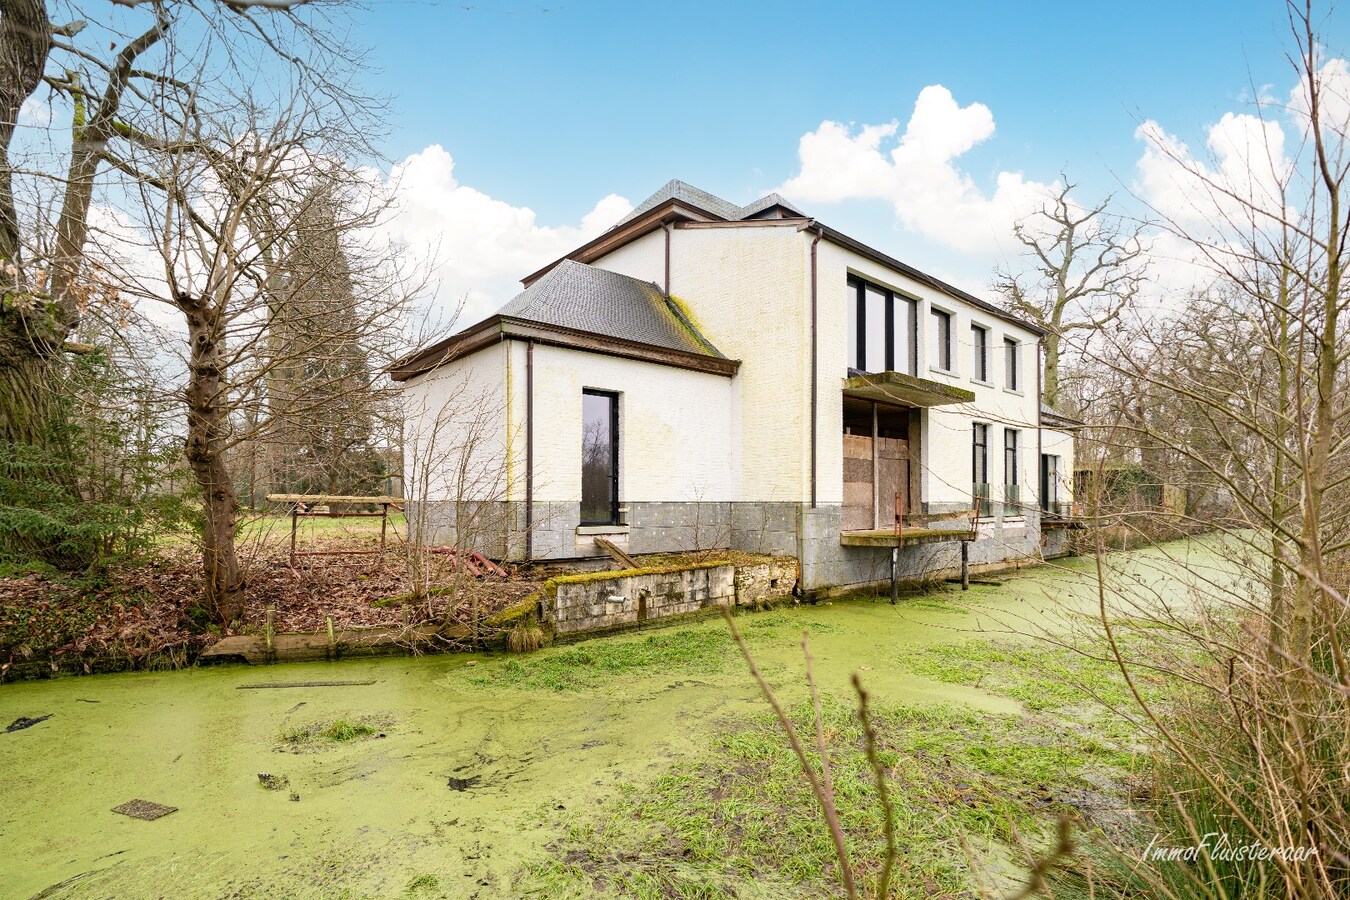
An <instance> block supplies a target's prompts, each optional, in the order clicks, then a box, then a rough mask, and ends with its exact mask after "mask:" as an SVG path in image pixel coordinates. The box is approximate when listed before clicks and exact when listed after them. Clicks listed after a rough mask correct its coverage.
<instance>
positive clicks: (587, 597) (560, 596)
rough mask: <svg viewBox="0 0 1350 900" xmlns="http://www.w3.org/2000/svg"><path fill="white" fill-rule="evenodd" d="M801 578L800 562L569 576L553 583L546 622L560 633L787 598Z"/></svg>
mask: <svg viewBox="0 0 1350 900" xmlns="http://www.w3.org/2000/svg"><path fill="white" fill-rule="evenodd" d="M796 582H797V561H796V560H795V559H788V558H780V559H774V560H771V561H767V562H759V563H749V564H739V565H738V564H731V563H722V564H708V565H694V566H683V567H680V568H673V567H672V568H669V569H665V568H656V569H650V570H648V569H633V570H629V571H627V572H612V573H611V572H594V573H589V574H585V575H565V576H562V577H560V578H556V579H554V580H553V581H552V582H550V585H549V589H548V591H547V592H546V594H545V596H544V599H543V602H542V603H541V607H542V613H543V618H544V621H545V622H547V623H548V624H549V625H551V626H552V627H553V629H554V631H555V632H556V633H557V634H559V635H579V634H581V633H584V632H593V631H607V630H611V629H618V628H623V627H627V626H632V625H636V624H639V623H641V622H645V621H649V620H652V619H662V618H666V617H669V616H677V615H686V614H689V613H696V612H699V611H700V610H704V609H710V608H714V607H716V606H726V605H730V604H735V605H738V606H752V605H757V604H764V603H771V602H775V601H778V600H783V599H786V598H788V597H790V596H791V595H792V588H793V585H795V584H796Z"/></svg>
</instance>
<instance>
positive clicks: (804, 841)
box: [518, 617, 1147, 897]
mask: <svg viewBox="0 0 1350 900" xmlns="http://www.w3.org/2000/svg"><path fill="white" fill-rule="evenodd" d="M764 618H766V619H767V618H769V617H764ZM751 621H752V622H753V621H756V620H751ZM905 663H906V665H907V666H910V667H912V668H913V669H914V670H915V671H923V672H926V673H928V674H930V675H932V676H936V677H940V678H942V679H943V680H948V681H952V682H955V683H963V684H979V685H980V686H981V687H983V688H984V689H986V690H991V691H994V692H997V693H1004V694H1007V695H1008V696H1018V697H1026V698H1028V700H1030V701H1032V702H1029V703H1028V704H1027V710H1026V711H1025V712H1024V713H1022V714H1017V715H1000V714H994V713H987V712H980V711H976V710H973V709H969V708H962V707H954V706H948V705H892V706H887V707H883V708H873V709H872V710H871V720H872V724H873V727H874V729H875V733H876V736H877V747H876V751H877V754H878V756H879V759H880V762H881V764H882V766H883V768H884V770H885V771H886V774H887V779H888V781H889V782H890V784H891V790H890V791H889V793H890V797H891V801H892V803H893V806H894V811H895V812H894V815H895V828H896V831H897V833H898V834H900V835H903V841H902V849H901V851H900V855H899V858H898V860H897V861H896V871H895V873H894V876H893V879H892V882H891V884H892V888H893V890H894V892H895V893H894V894H893V896H897V897H931V896H952V897H955V896H966V895H968V892H970V891H972V890H975V889H977V888H978V887H981V886H984V887H994V886H997V887H1002V888H1007V887H1008V886H1009V885H1012V884H1014V883H1016V882H1017V881H1018V880H1019V878H1020V877H1021V876H1020V873H1021V870H1022V869H1023V868H1024V867H1025V866H1026V865H1027V864H1028V860H1030V859H1031V858H1032V857H1034V856H1035V855H1036V854H1037V853H1039V852H1042V851H1043V850H1044V848H1045V847H1046V846H1047V844H1049V843H1050V842H1051V835H1052V834H1053V831H1054V829H1055V826H1056V822H1057V820H1058V817H1059V816H1060V815H1061V814H1066V813H1067V814H1070V815H1072V816H1074V817H1075V819H1076V820H1077V821H1078V822H1080V823H1081V826H1082V827H1084V828H1089V829H1097V830H1099V831H1101V832H1103V833H1109V834H1111V835H1113V836H1114V837H1116V838H1117V839H1119V838H1120V837H1121V836H1122V835H1125V834H1129V835H1132V836H1133V835H1135V834H1137V833H1138V828H1139V823H1137V822H1136V821H1135V820H1134V819H1133V818H1132V817H1131V816H1130V815H1129V814H1128V813H1126V812H1124V811H1123V807H1124V806H1125V805H1126V795H1127V790H1128V786H1129V785H1130V784H1131V783H1132V781H1133V780H1134V779H1137V778H1138V777H1139V776H1140V774H1141V772H1143V771H1144V769H1145V767H1146V766H1147V761H1146V758H1144V757H1142V756H1140V755H1138V754H1137V753H1136V749H1137V748H1136V747H1135V746H1134V745H1133V742H1132V741H1131V740H1130V739H1129V737H1128V735H1129V732H1127V731H1124V730H1122V729H1119V728H1115V727H1112V726H1110V725H1109V724H1107V723H1106V722H1105V721H1104V720H1103V719H1102V718H1100V717H1097V716H1093V715H1090V714H1086V713H1085V707H1086V706H1087V705H1090V704H1091V702H1092V698H1091V694H1092V693H1098V694H1100V695H1102V696H1105V697H1112V698H1119V697H1120V696H1121V692H1122V691H1123V683H1122V679H1121V678H1120V677H1119V670H1118V669H1116V668H1115V666H1114V663H1112V662H1111V661H1109V660H1106V659H1102V658H1097V659H1092V658H1090V657H1085V656H1081V655H1078V654H1074V653H1072V652H1070V651H1063V650H1057V649H1053V648H1047V647H1045V646H1012V645H1002V644H994V643H990V642H986V641H970V642H967V643H963V644H959V645H955V646H942V647H936V648H932V649H930V650H926V651H924V652H923V653H921V654H918V655H917V656H916V657H913V658H908V659H906V660H905ZM1075 684H1083V685H1085V686H1087V687H1088V688H1089V689H1090V692H1084V691H1083V690H1082V689H1079V688H1075ZM791 718H792V721H793V722H794V724H795V726H796V728H797V729H798V731H799V732H801V733H803V734H807V733H810V732H811V731H812V729H813V728H814V724H813V712H812V709H811V705H810V704H809V703H807V702H803V703H799V704H798V705H796V706H795V707H793V708H792V709H791ZM822 722H823V733H824V734H825V736H826V741H827V749H828V752H829V755H830V759H831V766H830V770H831V774H832V778H833V790H834V793H835V795H836V797H837V804H838V810H839V817H840V822H841V825H842V826H843V830H844V832H845V835H846V837H847V844H848V850H849V854H850V857H851V859H852V860H853V868H854V874H855V876H856V877H857V878H858V880H859V882H860V885H861V887H862V890H863V893H865V894H867V895H868V896H871V893H870V891H871V890H872V889H874V888H875V881H876V878H877V876H878V873H879V871H880V869H881V865H882V862H883V859H884V855H885V846H886V845H885V837H884V815H883V812H882V807H881V804H880V803H879V799H878V796H877V788H876V786H875V784H874V781H873V771H872V768H871V766H870V764H869V761H868V759H867V757H866V747H865V744H864V741H863V731H862V728H861V725H860V723H859V720H858V718H857V715H856V712H855V710H854V709H853V708H852V707H851V706H849V705H846V704H845V703H843V702H842V701H840V700H838V699H831V698H829V697H826V698H824V699H823V701H822ZM810 759H811V763H812V765H813V766H815V767H816V768H818V769H819V768H820V754H819V753H818V752H816V751H815V750H814V748H812V752H811V754H810ZM556 824H557V826H558V827H560V828H562V829H564V834H563V836H562V837H561V838H560V839H559V840H557V841H556V842H555V843H554V845H553V846H552V847H551V848H550V856H549V859H548V860H547V861H546V862H545V863H542V864H540V865H538V866H536V867H534V868H533V869H532V870H531V871H530V872H528V873H527V875H526V876H524V877H523V878H522V880H521V882H520V883H519V885H518V887H519V888H520V889H521V890H522V891H525V892H531V893H533V894H534V895H537V896H576V897H580V896H590V895H593V894H602V895H605V896H636V897H670V896H679V897H689V896H697V897H739V896H746V893H747V892H746V890H745V885H746V884H747V883H749V882H750V881H753V882H754V883H755V885H756V886H757V891H758V892H759V893H758V894H757V895H781V896H817V895H819V894H821V893H831V890H832V886H833V885H834V884H835V882H836V881H837V878H838V871H837V862H836V857H835V852H834V848H833V846H832V843H831V840H830V837H829V832H828V830H827V829H826V828H825V826H824V822H823V821H822V818H821V811H820V807H819V805H818V803H817V800H816V797H815V796H814V795H813V794H812V791H811V788H810V786H809V785H808V783H807V781H806V780H805V779H804V778H803V777H802V770H801V765H800V763H799V761H798V759H797V757H796V755H795V754H794V752H793V751H792V749H791V748H790V747H789V746H788V745H787V742H786V741H785V740H784V737H783V733H782V728H781V726H780V725H779V724H778V722H777V720H776V719H775V718H774V717H772V716H768V715H765V716H759V717H757V718H755V719H754V720H753V721H750V722H746V723H742V724H740V725H738V726H735V727H732V728H730V729H729V730H727V731H726V732H725V733H723V734H722V735H720V736H719V737H717V738H716V739H715V740H714V741H713V742H712V744H711V746H710V747H709V748H708V750H707V752H706V753H703V754H701V755H700V757H699V761H698V762H695V763H691V764H685V765H681V766H677V767H676V769H675V771H673V772H672V773H670V774H668V775H666V776H663V777H661V778H659V779H657V781H656V782H655V784H653V785H651V786H649V787H644V788H640V789H639V788H626V789H624V790H622V791H621V792H620V794H619V796H618V797H617V798H616V799H615V800H613V801H610V802H608V803H606V804H605V805H604V807H603V809H602V810H601V811H600V813H599V814H598V815H596V814H593V813H591V812H589V811H583V812H579V813H576V814H569V815H566V816H562V817H558V818H557V819H556ZM1082 865H1083V863H1082V862H1081V861H1080V863H1078V864H1077V866H1080V867H1081V866H1082ZM1084 871H1085V870H1084V869H1082V868H1078V867H1071V868H1069V869H1068V870H1066V871H1063V872H1061V873H1060V874H1059V875H1058V876H1057V878H1058V883H1057V890H1058V891H1062V892H1064V893H1063V894H1060V893H1057V894H1056V896H1061V895H1063V896H1073V895H1074V894H1075V892H1076V891H1077V890H1078V888H1080V887H1082V885H1083V884H1084V883H1085V881H1084V879H1085V874H1084Z"/></svg>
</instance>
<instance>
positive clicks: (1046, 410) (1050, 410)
mask: <svg viewBox="0 0 1350 900" xmlns="http://www.w3.org/2000/svg"><path fill="white" fill-rule="evenodd" d="M1041 415H1042V416H1045V417H1046V418H1050V419H1058V420H1059V421H1061V422H1068V423H1069V424H1071V425H1082V424H1084V423H1083V422H1082V421H1080V420H1078V419H1075V418H1073V417H1072V416H1066V415H1064V413H1062V412H1060V411H1059V410H1057V409H1055V408H1054V407H1053V406H1051V405H1050V404H1049V403H1046V402H1045V401H1044V400H1042V401H1041Z"/></svg>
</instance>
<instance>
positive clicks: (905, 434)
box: [841, 397, 910, 531]
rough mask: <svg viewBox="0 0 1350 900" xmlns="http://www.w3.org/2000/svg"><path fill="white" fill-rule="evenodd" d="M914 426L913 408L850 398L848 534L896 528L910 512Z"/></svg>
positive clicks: (846, 437)
mask: <svg viewBox="0 0 1350 900" xmlns="http://www.w3.org/2000/svg"><path fill="white" fill-rule="evenodd" d="M909 428H910V411H909V410H908V409H905V408H901V407H895V406H890V405H889V404H883V403H872V402H870V401H866V400H855V399H852V398H848V397H846V398H844V508H843V521H842V523H841V528H842V529H843V530H844V531H863V530H867V529H872V528H890V527H891V526H893V525H894V524H895V514H896V511H897V510H899V511H901V512H906V511H908V510H909V484H910V453H909ZM874 435H875V438H874Z"/></svg>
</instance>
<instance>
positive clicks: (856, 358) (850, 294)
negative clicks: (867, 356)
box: [844, 278, 864, 369]
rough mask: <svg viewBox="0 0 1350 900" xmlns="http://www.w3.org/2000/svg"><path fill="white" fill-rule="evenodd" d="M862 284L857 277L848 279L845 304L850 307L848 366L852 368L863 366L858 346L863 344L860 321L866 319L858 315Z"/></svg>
mask: <svg viewBox="0 0 1350 900" xmlns="http://www.w3.org/2000/svg"><path fill="white" fill-rule="evenodd" d="M861 289H862V285H861V284H859V283H858V280H857V279H855V278H850V279H849V280H848V290H847V291H845V293H844V306H845V307H846V308H847V309H848V367H849V368H850V369H861V368H862V357H861V356H860V355H859V352H858V348H859V347H861V346H862V345H863V342H862V341H861V340H859V332H860V328H859V323H860V322H862V321H864V320H863V319H862V318H861V317H859V315H858V306H859V305H860V304H859V301H858V293H859V291H861Z"/></svg>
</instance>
